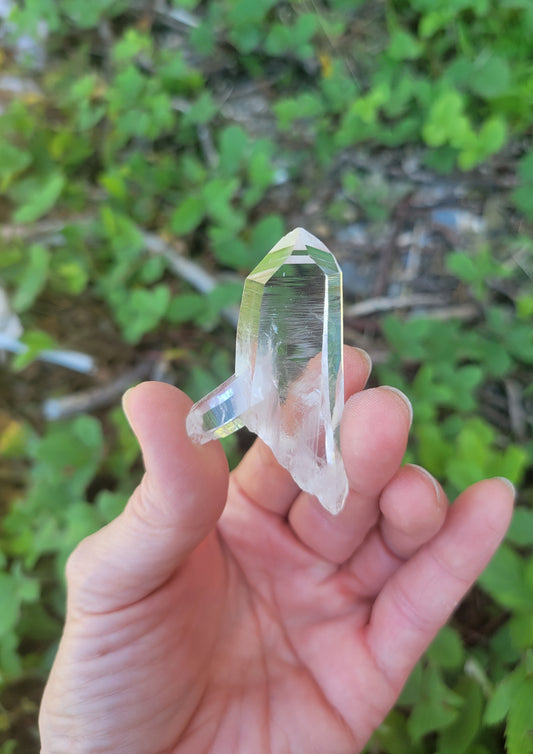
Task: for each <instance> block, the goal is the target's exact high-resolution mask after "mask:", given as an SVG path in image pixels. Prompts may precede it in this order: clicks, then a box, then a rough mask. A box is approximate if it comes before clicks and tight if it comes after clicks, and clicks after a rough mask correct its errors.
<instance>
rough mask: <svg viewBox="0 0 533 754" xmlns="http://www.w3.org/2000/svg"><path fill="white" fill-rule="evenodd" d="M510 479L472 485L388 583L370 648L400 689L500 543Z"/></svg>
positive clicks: (505, 524) (377, 606) (506, 516)
mask: <svg viewBox="0 0 533 754" xmlns="http://www.w3.org/2000/svg"><path fill="white" fill-rule="evenodd" d="M513 498H514V491H513V489H512V485H511V484H510V482H507V480H503V479H500V478H496V479H489V480H485V481H484V482H478V483H477V484H474V485H472V486H471V487H469V488H468V489H467V490H465V492H463V494H462V495H460V496H459V498H458V499H457V501H456V502H455V504H454V505H453V506H452V507H451V508H450V509H449V513H448V516H447V519H446V523H445V525H444V526H443V528H442V529H441V531H440V532H439V534H437V536H436V537H435V538H434V539H433V540H432V541H431V542H429V543H428V544H427V545H426V546H424V547H422V548H421V549H420V550H419V552H418V553H417V554H416V555H415V556H414V557H413V558H411V560H409V561H408V562H407V563H405V564H404V565H403V566H402V567H401V568H400V569H399V570H398V571H397V573H396V574H395V575H394V576H393V577H392V578H391V580H390V581H389V582H388V583H387V584H386V585H385V587H384V588H383V590H382V592H381V593H380V594H379V596H378V598H377V599H376V602H375V604H374V607H373V610H372V613H371V617H370V621H369V624H368V627H367V646H368V647H369V649H370V651H371V652H372V654H373V656H374V659H375V662H376V663H377V665H378V667H379V668H380V669H381V671H382V672H383V674H384V675H385V677H386V678H387V679H388V681H389V683H390V684H391V686H392V687H393V689H395V690H396V691H398V690H399V689H400V688H401V686H402V685H403V683H404V682H405V680H406V678H407V676H408V674H409V673H410V671H411V669H412V667H413V666H414V664H415V663H416V661H417V660H418V658H419V657H420V655H421V654H422V652H423V651H424V650H425V649H426V647H427V646H428V645H429V643H430V642H431V640H432V639H433V637H434V636H435V634H436V633H437V631H438V630H439V628H441V626H442V625H443V624H444V623H445V622H446V621H447V620H448V618H449V617H450V615H451V613H452V612H453V610H454V609H455V607H456V605H457V603H458V602H459V601H460V600H461V599H462V598H463V597H464V595H465V594H466V592H467V591H468V590H469V589H470V587H471V586H472V584H473V583H474V581H475V580H476V578H477V577H478V576H479V574H480V573H481V571H482V570H483V569H484V568H485V566H486V565H487V563H488V562H489V560H490V558H491V557H492V555H493V554H494V552H495V550H496V548H497V547H498V545H499V544H500V542H501V540H502V539H503V536H504V534H505V532H506V530H507V527H508V525H509V522H510V520H511V515H512V508H513Z"/></svg>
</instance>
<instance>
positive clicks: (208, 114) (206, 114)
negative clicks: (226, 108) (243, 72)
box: [185, 91, 218, 125]
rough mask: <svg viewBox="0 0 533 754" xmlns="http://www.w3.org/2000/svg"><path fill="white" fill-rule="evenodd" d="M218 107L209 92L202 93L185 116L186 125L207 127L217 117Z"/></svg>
mask: <svg viewBox="0 0 533 754" xmlns="http://www.w3.org/2000/svg"><path fill="white" fill-rule="evenodd" d="M217 112H218V107H217V105H216V104H215V101H214V99H213V97H212V96H211V94H210V93H209V92H208V91H204V92H202V94H200V96H199V97H198V99H197V100H196V102H194V103H193V104H192V105H191V108H190V110H189V111H188V112H187V113H186V115H185V122H186V123H194V125H205V124H206V123H209V121H210V120H211V119H212V118H213V117H214V116H215V115H216V113H217Z"/></svg>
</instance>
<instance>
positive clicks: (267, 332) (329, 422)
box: [187, 228, 348, 514]
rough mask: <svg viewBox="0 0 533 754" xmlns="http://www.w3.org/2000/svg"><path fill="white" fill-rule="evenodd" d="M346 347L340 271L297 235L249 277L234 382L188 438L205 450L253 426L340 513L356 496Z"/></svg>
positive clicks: (209, 404)
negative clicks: (343, 443) (351, 478)
mask: <svg viewBox="0 0 533 754" xmlns="http://www.w3.org/2000/svg"><path fill="white" fill-rule="evenodd" d="M342 345H343V333H342V273H341V271H340V268H339V265H338V264H337V261H336V259H335V257H334V256H333V254H332V253H331V252H330V251H329V250H328V249H327V247H326V246H324V244H323V243H322V242H321V241H319V240H318V238H315V236H313V235H311V233H308V232H307V231H306V230H303V228H296V230H293V231H292V232H291V233H288V234H287V235H286V236H284V237H283V238H282V239H281V240H280V241H278V243H277V244H276V245H275V246H274V247H273V248H272V249H271V250H270V251H269V252H268V254H267V255H266V256H265V257H264V259H263V260H262V261H261V262H260V263H259V264H258V265H257V267H256V268H255V269H254V270H253V271H252V272H251V273H250V275H248V277H247V278H246V281H245V283H244V292H243V297H242V302H241V308H240V313H239V325H238V328H237V345H236V358H235V374H234V375H233V376H232V377H230V378H229V379H228V380H226V381H225V382H223V383H222V384H221V385H219V387H217V388H216V389H215V390H213V391H212V392H211V393H209V394H208V395H206V396H205V397H204V398H202V399H201V400H200V401H198V403H195V404H194V406H193V407H192V408H191V410H190V413H189V415H188V417H187V432H188V433H189V435H190V437H191V438H192V439H193V440H194V441H195V442H199V443H204V442H208V441H209V440H213V439H216V438H221V437H226V435H229V434H231V433H232V432H235V431H236V430H237V429H240V428H241V427H243V426H246V427H248V429H249V430H251V431H252V432H254V433H255V434H257V435H258V436H259V437H260V438H261V439H262V440H263V441H264V442H265V443H266V444H267V445H268V446H269V447H270V448H271V449H272V451H273V453H274V455H275V457H276V459H277V460H278V462H279V463H280V464H281V465H282V466H284V467H285V468H286V469H288V470H289V472H290V473H291V475H292V477H293V479H294V480H295V482H296V483H297V484H298V486H299V487H300V488H301V489H302V490H305V491H306V492H309V493H311V494H312V495H316V496H317V497H318V499H319V501H320V503H321V504H322V505H323V506H324V508H325V509H326V510H328V511H329V512H330V513H333V514H336V513H338V512H339V511H340V510H341V509H342V507H343V505H344V501H345V499H346V495H347V492H348V481H347V478H346V472H345V470H344V464H343V462H342V457H341V454H340V449H339V424H340V419H341V415H342V411H343V408H344V374H343V358H342Z"/></svg>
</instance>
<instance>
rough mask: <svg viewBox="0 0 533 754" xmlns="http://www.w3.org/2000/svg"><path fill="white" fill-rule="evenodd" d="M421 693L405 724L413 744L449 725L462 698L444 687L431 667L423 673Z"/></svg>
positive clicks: (438, 675)
mask: <svg viewBox="0 0 533 754" xmlns="http://www.w3.org/2000/svg"><path fill="white" fill-rule="evenodd" d="M421 692H422V693H421V697H420V699H419V700H418V702H417V704H416V706H415V708H414V709H413V710H412V712H411V715H410V717H409V722H408V724H407V727H408V729H409V733H410V735H411V736H412V738H413V740H414V741H415V742H417V741H419V740H420V739H421V738H422V737H423V736H425V735H426V734H427V733H431V732H432V731H437V730H441V729H442V728H446V727H447V726H448V725H450V724H451V723H452V722H453V721H454V720H455V719H456V718H457V715H458V710H459V708H460V707H461V705H462V704H463V699H462V697H461V696H460V695H459V694H456V693H455V692H454V691H452V690H451V689H449V688H448V687H447V686H446V684H445V683H444V681H443V680H442V677H441V675H440V672H439V670H438V669H437V668H436V667H434V666H433V665H429V666H428V667H427V668H426V669H425V671H424V675H423V682H422V689H421Z"/></svg>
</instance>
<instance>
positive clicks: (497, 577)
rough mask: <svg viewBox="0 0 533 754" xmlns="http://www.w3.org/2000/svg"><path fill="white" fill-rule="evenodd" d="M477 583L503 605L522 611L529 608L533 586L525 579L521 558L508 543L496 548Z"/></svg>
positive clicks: (532, 596)
mask: <svg viewBox="0 0 533 754" xmlns="http://www.w3.org/2000/svg"><path fill="white" fill-rule="evenodd" d="M479 584H480V585H481V586H482V587H483V589H485V591H487V592H488V593H489V594H490V595H491V597H493V598H494V599H495V600H496V601H497V602H499V603H500V605H502V606H503V607H506V608H510V609H511V610H522V611H527V610H528V609H530V608H531V604H532V602H533V588H531V587H529V586H528V584H527V582H526V580H525V576H524V564H523V562H522V559H521V558H520V556H519V555H517V554H516V552H514V550H512V549H511V548H510V547H509V546H508V545H505V544H504V545H501V547H500V548H499V549H498V550H497V552H496V554H495V555H494V557H493V559H492V560H491V562H490V563H489V565H488V567H487V568H486V569H485V571H484V572H483V573H482V574H481V576H480V578H479Z"/></svg>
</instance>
